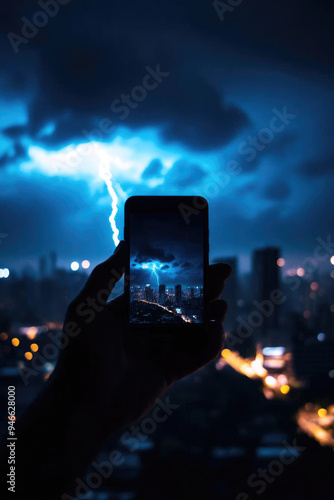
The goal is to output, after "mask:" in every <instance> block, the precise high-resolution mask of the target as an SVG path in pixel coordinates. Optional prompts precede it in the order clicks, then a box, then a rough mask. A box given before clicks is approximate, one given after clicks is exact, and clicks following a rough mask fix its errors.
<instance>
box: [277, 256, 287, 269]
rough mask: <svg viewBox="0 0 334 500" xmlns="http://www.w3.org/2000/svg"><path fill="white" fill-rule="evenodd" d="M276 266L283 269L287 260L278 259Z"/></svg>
mask: <svg viewBox="0 0 334 500" xmlns="http://www.w3.org/2000/svg"><path fill="white" fill-rule="evenodd" d="M276 264H277V265H278V267H283V266H284V265H285V260H284V259H282V257H280V258H279V259H277V261H276Z"/></svg>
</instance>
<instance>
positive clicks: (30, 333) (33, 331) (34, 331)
mask: <svg viewBox="0 0 334 500" xmlns="http://www.w3.org/2000/svg"><path fill="white" fill-rule="evenodd" d="M37 333H38V329H37V328H36V326H31V327H30V328H29V329H28V333H27V337H28V339H30V340H33V339H34V338H35V337H36V335H37Z"/></svg>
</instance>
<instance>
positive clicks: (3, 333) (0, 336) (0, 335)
mask: <svg viewBox="0 0 334 500" xmlns="http://www.w3.org/2000/svg"><path fill="white" fill-rule="evenodd" d="M0 339H1V340H3V341H5V340H7V339H8V335H7V333H6V332H2V333H1V334H0Z"/></svg>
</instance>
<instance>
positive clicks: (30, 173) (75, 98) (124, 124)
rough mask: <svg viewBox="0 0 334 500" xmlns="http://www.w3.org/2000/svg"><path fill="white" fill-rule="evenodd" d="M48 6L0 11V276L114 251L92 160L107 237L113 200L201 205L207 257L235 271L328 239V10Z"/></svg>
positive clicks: (294, 257) (252, 3) (317, 5)
mask: <svg viewBox="0 0 334 500" xmlns="http://www.w3.org/2000/svg"><path fill="white" fill-rule="evenodd" d="M232 3H233V4H234V5H235V4H236V2H232ZM58 7H59V9H58V12H56V14H55V15H54V14H52V16H53V17H52V16H51V15H47V14H45V15H44V16H43V15H42V16H41V15H37V17H36V13H38V12H41V7H40V6H39V5H38V3H37V2H35V1H34V2H27V1H23V0H18V1H17V2H15V3H12V2H7V3H5V4H4V6H3V12H2V15H1V19H0V27H1V32H2V36H1V41H0V47H1V55H2V57H1V65H2V67H1V78H0V86H1V115H0V130H1V134H0V182H1V188H2V189H1V191H0V236H1V237H0V242H1V243H0V266H1V267H5V266H6V267H9V268H11V269H15V268H21V267H22V266H23V265H24V264H25V263H30V262H31V263H33V262H36V259H37V257H38V256H39V255H41V254H45V253H48V252H49V251H51V250H55V251H57V253H58V255H59V258H60V261H61V263H63V264H66V265H69V262H70V261H71V260H80V259H84V258H88V259H90V260H91V261H92V262H94V263H95V262H98V261H99V260H100V259H103V258H105V257H107V256H108V255H109V253H110V252H111V251H113V249H114V243H113V240H112V231H111V228H110V224H109V221H108V218H109V215H110V211H111V208H110V203H111V199H110V196H109V194H108V191H107V187H106V185H105V183H104V181H103V180H102V179H101V178H100V177H99V166H100V162H101V154H102V155H103V158H106V157H107V158H108V159H109V161H110V169H111V173H112V182H113V188H114V189H115V193H116V195H117V197H118V213H117V216H116V222H117V226H118V227H119V228H120V237H122V233H123V231H122V228H123V206H124V202H125V200H126V198H127V197H128V196H130V195H134V194H137V195H138V194H141V195H142V194H152V195H153V194H155V195H156V194H193V193H194V194H199V195H203V196H205V197H206V198H207V199H208V201H209V207H210V249H211V257H213V258H215V257H218V256H233V255H238V256H239V257H240V258H241V267H244V268H246V267H247V263H248V258H249V255H250V253H251V251H252V250H253V249H254V248H258V247H261V246H265V245H279V246H281V247H282V249H283V256H284V257H285V258H286V260H287V263H288V265H290V266H294V265H297V266H298V265H299V264H300V263H301V262H302V260H303V259H304V258H305V257H307V256H309V255H312V254H313V250H314V248H315V246H316V245H317V242H316V238H317V237H321V238H323V239H326V238H327V236H328V235H330V234H331V231H332V229H333V215H334V208H333V203H332V199H333V178H334V171H333V163H334V147H333V139H332V138H333V132H334V126H333V111H334V97H333V91H332V89H333V35H332V33H333V25H334V23H333V21H334V19H333V18H334V15H333V10H334V6H333V2H332V1H329V0H328V1H324V0H322V1H318V2H311V1H305V0H295V1H293V2H291V1H289V0H282V1H280V2H268V0H244V1H243V2H240V4H239V5H238V6H236V7H233V8H232V7H231V9H229V10H228V11H226V12H225V13H223V14H222V12H220V13H218V12H217V10H216V9H215V7H214V5H213V3H212V2H209V1H206V0H199V1H196V2H194V1H190V0H189V1H188V0H181V1H180V0H178V1H173V0H168V1H158V2H153V1H142V2H137V1H136V2H135V1H132V0H130V1H128V2H110V1H107V0H106V1H102V0H94V1H92V0H91V1H85V2H83V1H77V0H70V1H69V2H68V3H65V4H62V5H58ZM219 14H220V16H219ZM222 15H223V17H224V19H223V20H221V19H220V17H222ZM45 16H46V17H45ZM22 18H24V20H22ZM27 19H28V20H30V21H31V20H32V19H35V21H36V20H37V23H39V25H43V23H44V24H45V23H46V24H45V25H44V26H42V27H39V28H34V27H33V26H32V27H31V25H30V28H27V27H26V26H25V24H24V23H26V20H27ZM28 22H29V21H28ZM24 26H25V27H24ZM9 33H11V34H10V35H9V36H8V34H9ZM27 36H28V37H27ZM19 37H21V38H19ZM154 75H155V76H154ZM144 83H145V88H144V87H143V85H144ZM127 96H130V97H127ZM129 99H130V100H129ZM93 129H97V130H95V132H92V130H93ZM96 132H97V133H96ZM92 141H97V142H100V143H101V145H100V146H98V145H95V146H94V147H93V145H92ZM71 152H72V156H70V154H71ZM101 152H103V153H101Z"/></svg>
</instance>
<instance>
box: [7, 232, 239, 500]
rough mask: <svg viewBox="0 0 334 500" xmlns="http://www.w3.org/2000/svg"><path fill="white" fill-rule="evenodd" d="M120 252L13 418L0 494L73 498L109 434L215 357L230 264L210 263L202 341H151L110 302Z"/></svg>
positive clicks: (81, 298)
mask: <svg viewBox="0 0 334 500" xmlns="http://www.w3.org/2000/svg"><path fill="white" fill-rule="evenodd" d="M125 255H126V252H125V248H124V242H121V243H120V244H119V246H118V247H117V249H116V250H115V252H114V254H113V255H112V256H111V257H110V258H109V259H108V260H106V261H105V262H103V263H102V264H99V265H98V266H97V267H96V268H95V269H94V270H93V272H92V273H91V275H90V277H89V278H88V280H87V283H86V285H85V286H84V288H83V290H82V291H81V292H80V294H79V295H78V296H77V297H76V298H75V299H74V300H73V302H72V303H71V304H70V305H69V307H68V309H67V312H66V317H65V322H64V332H63V339H62V341H63V345H64V346H65V347H64V348H63V349H61V350H60V355H59V360H58V363H57V365H56V368H55V370H54V372H53V374H52V375H51V377H50V379H49V380H48V382H47V383H46V385H45V387H44V389H43V391H42V392H41V393H40V395H39V396H38V398H37V399H36V400H35V401H34V403H33V404H32V405H31V406H30V408H29V409H28V410H27V412H26V413H25V415H24V416H23V417H22V418H21V420H20V421H19V422H18V423H17V431H16V436H17V441H16V474H15V475H16V486H15V494H13V493H11V492H8V490H7V489H8V487H9V484H8V483H7V484H6V482H5V481H3V482H2V486H1V488H2V489H3V491H4V492H5V493H6V494H5V495H4V496H2V495H1V498H5V497H9V498H10V496H11V495H12V497H13V498H15V499H16V500H18V499H20V500H21V499H30V498H34V499H35V500H37V499H43V500H46V499H47V500H52V499H57V498H63V499H66V498H67V499H69V498H73V496H74V493H73V491H74V486H75V485H76V484H77V483H76V479H77V478H78V477H80V476H82V475H83V474H84V473H85V472H86V470H87V469H88V467H89V465H90V463H91V462H92V461H93V460H94V457H95V456H96V454H97V453H98V452H99V450H100V449H101V448H102V447H103V445H104V443H105V442H106V440H107V439H108V438H109V437H110V436H111V435H112V434H113V433H115V432H116V431H118V430H119V429H121V428H122V427H124V426H127V425H129V424H131V423H133V422H135V421H137V420H138V419H140V418H141V417H142V416H143V415H145V414H146V413H147V412H148V411H149V410H150V409H151V408H152V407H153V406H154V405H155V403H156V400H157V399H158V398H160V397H161V396H162V394H163V393H164V392H165V391H166V390H167V389H168V388H169V387H170V386H171V385H173V384H174V383H175V382H177V381H178V380H180V379H182V378H183V377H185V376H187V375H189V374H191V373H193V372H195V371H197V370H199V369H200V368H202V367H203V366H204V365H206V364H207V363H209V362H210V361H212V360H213V359H215V358H216V357H217V356H218V355H219V353H220V351H221V349H222V347H223V344H224V333H223V326H222V325H223V321H224V317H225V314H226V311H227V305H226V303H225V302H224V301H223V300H220V296H221V294H222V291H223V288H224V282H225V280H226V279H227V278H228V277H229V275H230V272H231V269H230V267H229V266H228V265H225V264H215V265H213V266H210V267H209V300H210V325H209V335H208V341H207V343H206V344H205V346H203V345H201V344H197V343H192V342H186V343H185V342H183V343H181V342H180V343H179V342H176V343H172V344H170V343H165V344H163V343H156V344H152V342H147V343H146V342H142V341H139V340H138V341H136V339H133V338H131V339H130V338H127V334H126V325H125V317H126V314H125V312H126V309H125V308H126V304H125V301H124V296H123V295H121V296H119V297H116V298H115V299H113V300H111V301H110V302H108V298H109V294H110V292H111V291H112V289H113V287H114V285H115V283H116V281H117V280H118V279H120V278H121V276H122V275H123V272H124V267H125ZM7 456H8V454H7V448H6V444H5V446H4V447H3V458H2V463H1V470H2V471H3V473H4V471H8V468H9V466H8V463H7ZM69 495H73V496H69Z"/></svg>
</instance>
